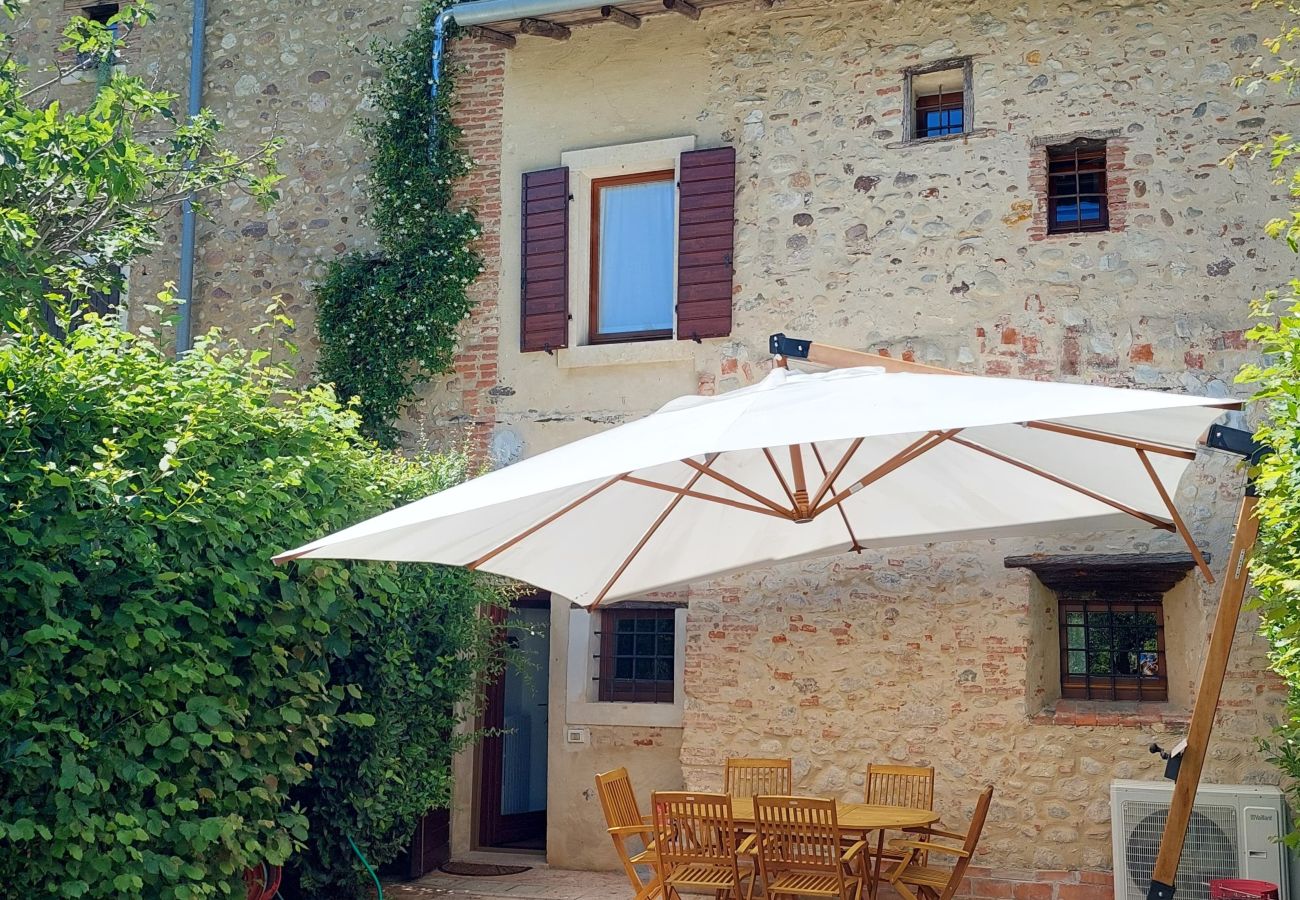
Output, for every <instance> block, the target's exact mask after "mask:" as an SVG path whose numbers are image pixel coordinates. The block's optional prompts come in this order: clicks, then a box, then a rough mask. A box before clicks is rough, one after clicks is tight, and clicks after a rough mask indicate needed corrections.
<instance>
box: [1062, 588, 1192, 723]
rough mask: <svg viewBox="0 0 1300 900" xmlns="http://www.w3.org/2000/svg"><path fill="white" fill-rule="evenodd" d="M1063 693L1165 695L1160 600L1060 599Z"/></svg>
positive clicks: (1081, 696)
mask: <svg viewBox="0 0 1300 900" xmlns="http://www.w3.org/2000/svg"><path fill="white" fill-rule="evenodd" d="M1060 627H1061V696H1062V697H1068V698H1075V699H1082V700H1151V701H1160V700H1167V699H1168V698H1169V679H1168V676H1167V675H1166V669H1165V618H1164V609H1163V607H1162V606H1161V604H1160V601H1159V600H1102V599H1097V598H1086V599H1084V598H1064V597H1063V598H1061V601H1060Z"/></svg>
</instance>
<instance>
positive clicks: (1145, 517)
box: [953, 438, 1176, 531]
mask: <svg viewBox="0 0 1300 900" xmlns="http://www.w3.org/2000/svg"><path fill="white" fill-rule="evenodd" d="M953 443H954V444H960V445H961V446H963V447H966V448H967V449H970V450H974V451H975V452H976V453H983V454H984V455H985V456H989V457H992V458H993V459H996V460H998V461H999V462H1004V463H1006V464H1007V465H1010V466H1015V467H1016V468H1017V469H1021V470H1022V471H1025V472H1029V473H1030V474H1031V475H1037V476H1038V477H1039V478H1046V479H1047V480H1048V481H1050V482H1052V483H1053V484H1059V485H1060V486H1061V487H1064V488H1069V489H1070V490H1072V491H1075V492H1076V493H1079V494H1083V495H1084V496H1085V497H1089V498H1091V499H1093V500H1096V501H1097V502H1098V503H1104V504H1106V505H1107V506H1110V507H1113V508H1114V509H1117V510H1119V511H1120V512H1122V513H1126V514H1128V515H1130V516H1132V517H1133V518H1135V519H1140V520H1141V521H1143V522H1146V523H1147V524H1148V525H1151V526H1153V527H1155V528H1161V529H1163V530H1165V531H1175V530H1176V529H1175V527H1174V525H1173V523H1171V522H1166V521H1164V520H1163V519H1159V518H1157V517H1155V516H1153V515H1151V514H1149V513H1144V512H1142V510H1140V509H1134V508H1133V507H1131V506H1129V505H1127V504H1125V503H1121V502H1120V501H1118V500H1116V499H1115V498H1113V497H1107V496H1106V495H1105V494H1100V493H1098V492H1097V491H1094V490H1092V489H1091V488H1086V487H1084V486H1083V485H1081V484H1075V483H1074V482H1073V481H1069V480H1067V479H1065V478H1062V477H1061V476H1060V475H1053V474H1052V473H1051V472H1048V471H1047V470H1045V469H1040V468H1038V467H1037V466H1035V465H1032V464H1031V463H1027V462H1025V461H1024V460H1020V459H1016V458H1015V457H1012V456H1007V455H1006V454H1005V453H999V452H998V451H997V450H994V449H992V448H990V447H985V446H984V445H982V444H976V443H974V442H973V441H968V440H966V439H964V438H953Z"/></svg>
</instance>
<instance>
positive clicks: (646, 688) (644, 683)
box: [597, 607, 677, 703]
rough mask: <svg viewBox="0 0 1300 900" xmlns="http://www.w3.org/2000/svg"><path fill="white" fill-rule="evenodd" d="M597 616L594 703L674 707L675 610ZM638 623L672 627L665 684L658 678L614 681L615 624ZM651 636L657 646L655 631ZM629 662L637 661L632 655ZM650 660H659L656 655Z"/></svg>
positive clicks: (606, 612) (607, 612) (618, 611)
mask: <svg viewBox="0 0 1300 900" xmlns="http://www.w3.org/2000/svg"><path fill="white" fill-rule="evenodd" d="M600 616H601V619H600V631H599V638H600V651H599V657H598V661H599V664H600V667H599V669H600V670H599V675H598V676H597V681H598V691H597V699H598V700H599V701H600V702H602V703H609V702H612V703H675V702H676V699H677V610H676V609H675V608H673V607H664V608H657V607H656V608H636V609H606V610H602V611H601V612H600ZM641 619H653V620H654V621H656V622H661V621H667V622H669V623H670V624H671V625H672V630H671V632H670V633H671V636H672V639H673V650H672V655H671V656H670V657H669V661H670V663H671V666H670V670H671V672H672V674H671V675H670V676H669V678H668V679H667V680H666V681H665V680H663V679H659V678H653V679H644V678H642V679H638V678H636V677H635V676H634V677H633V678H615V675H614V673H615V664H616V662H617V660H618V654H617V652H616V650H617V638H618V625H619V622H620V621H635V620H641ZM654 635H655V639H656V643H657V642H658V638H659V631H658V629H657V628H656V630H655V631H654ZM632 658H633V659H636V658H637V657H636V654H635V653H634V654H633V656H632ZM652 658H653V659H655V660H658V659H660V658H662V657H661V654H659V653H658V652H657V651H656V652H655V654H654V655H653V656H652Z"/></svg>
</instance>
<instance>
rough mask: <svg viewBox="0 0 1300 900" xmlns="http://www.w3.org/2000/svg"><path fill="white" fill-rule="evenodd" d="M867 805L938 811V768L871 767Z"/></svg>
mask: <svg viewBox="0 0 1300 900" xmlns="http://www.w3.org/2000/svg"><path fill="white" fill-rule="evenodd" d="M866 802H867V803H876V804H880V805H882V806H906V807H908V808H910V809H934V766H888V765H884V766H882V765H879V764H876V763H872V764H871V765H869V766H867V788H866Z"/></svg>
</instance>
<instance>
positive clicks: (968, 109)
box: [903, 56, 975, 144]
mask: <svg viewBox="0 0 1300 900" xmlns="http://www.w3.org/2000/svg"><path fill="white" fill-rule="evenodd" d="M934 72H954V73H960V75H961V90H960V91H944V92H943V96H949V95H951V94H956V93H960V94H961V98H962V105H961V131H954V132H951V133H949V134H933V135H922V134H920V133H919V130H918V129H917V117H918V113H919V109H918V106H917V100H918V99H920V98H918V97H917V94H916V86H915V84H914V81H915V79H916V78H918V77H919V76H922V75H930V74H932V73H934ZM925 96H933V95H925ZM974 128H975V66H974V61H973V59H972V58H971V57H969V56H956V57H952V58H950V59H941V60H938V61H936V62H932V63H926V64H925V65H920V66H911V67H909V68H906V69H904V70H903V140H904V141H907V142H909V143H919V144H923V143H928V142H929V141H941V140H945V139H947V140H952V139H953V138H958V137H961V136H962V135H964V134H970V133H971V132H972V131H973V130H974Z"/></svg>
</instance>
